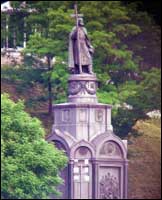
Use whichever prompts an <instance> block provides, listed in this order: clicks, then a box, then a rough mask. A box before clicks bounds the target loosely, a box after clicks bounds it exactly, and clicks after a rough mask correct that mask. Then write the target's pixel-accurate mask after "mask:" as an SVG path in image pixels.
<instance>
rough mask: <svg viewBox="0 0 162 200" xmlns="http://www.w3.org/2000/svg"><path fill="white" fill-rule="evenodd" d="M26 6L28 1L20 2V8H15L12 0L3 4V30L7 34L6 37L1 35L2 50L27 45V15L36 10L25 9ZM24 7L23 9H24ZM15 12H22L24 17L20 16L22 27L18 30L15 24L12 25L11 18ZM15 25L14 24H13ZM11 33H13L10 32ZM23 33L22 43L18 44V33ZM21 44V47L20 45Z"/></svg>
mask: <svg viewBox="0 0 162 200" xmlns="http://www.w3.org/2000/svg"><path fill="white" fill-rule="evenodd" d="M25 7H26V2H25V1H23V2H22V3H21V4H20V8H16V9H15V8H13V7H12V5H11V1H7V2H5V3H2V4H1V14H4V16H5V17H4V18H2V16H1V29H2V30H1V31H4V32H3V34H4V35H5V37H4V38H2V36H1V52H3V50H9V49H10V50H11V49H18V48H19V49H22V48H25V47H26V41H27V33H26V30H25V29H26V22H25V17H26V16H27V15H29V14H30V13H31V12H33V11H34V10H32V9H27V10H26V11H24V8H25ZM22 8H23V9H22ZM15 13H17V14H21V16H22V17H20V20H22V24H23V25H22V27H21V30H19V29H20V27H16V28H17V29H18V30H16V28H15V26H12V27H11V26H10V19H11V18H12V15H14V14H15ZM12 25H13V24H12ZM9 33H11V34H9ZM18 33H22V38H23V39H22V40H23V41H21V45H20V44H17V39H16V38H17V34H18ZM18 46H19V47H18Z"/></svg>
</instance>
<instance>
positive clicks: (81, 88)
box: [69, 81, 96, 95]
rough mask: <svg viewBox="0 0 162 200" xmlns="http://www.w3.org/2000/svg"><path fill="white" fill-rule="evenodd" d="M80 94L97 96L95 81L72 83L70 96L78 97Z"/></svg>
mask: <svg viewBox="0 0 162 200" xmlns="http://www.w3.org/2000/svg"><path fill="white" fill-rule="evenodd" d="M79 92H82V93H88V94H91V95H93V94H96V83H95V82H94V81H71V82H70V84H69V94H70V95H76V94H78V93H79Z"/></svg>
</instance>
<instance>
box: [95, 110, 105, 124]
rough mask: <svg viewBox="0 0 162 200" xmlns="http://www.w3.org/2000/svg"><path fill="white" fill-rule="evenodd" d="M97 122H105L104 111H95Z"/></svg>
mask: <svg viewBox="0 0 162 200" xmlns="http://www.w3.org/2000/svg"><path fill="white" fill-rule="evenodd" d="M95 118H96V122H103V119H104V111H103V110H101V109H99V110H96V111H95Z"/></svg>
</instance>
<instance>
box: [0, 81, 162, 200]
mask: <svg viewBox="0 0 162 200" xmlns="http://www.w3.org/2000/svg"><path fill="white" fill-rule="evenodd" d="M16 87H17V85H14V84H11V83H9V82H7V81H4V80H3V81H2V84H1V92H8V93H9V94H10V96H11V98H12V99H13V100H17V99H19V98H21V99H25V100H26V101H27V100H29V98H31V97H33V96H39V95H40V94H42V93H43V92H44V90H43V88H41V86H39V85H36V86H34V87H33V88H30V89H28V90H24V91H22V92H21V93H18V92H17V90H16ZM47 108H48V104H47V102H44V103H40V102H38V103H37V104H36V105H35V106H34V107H28V108H27V109H26V110H27V111H28V112H29V113H31V114H32V115H33V116H36V117H38V118H39V119H41V120H42V122H43V125H44V127H45V128H46V132H47V134H48V133H50V130H51V127H52V119H51V118H50V117H49V116H48V115H47ZM135 129H137V130H138V131H139V132H140V133H142V134H141V136H139V137H133V136H131V137H129V138H128V140H129V145H128V159H129V171H128V173H129V185H128V197H129V198H130V199H140V198H141V199H145V198H146V199H153V198H154V199H160V197H161V195H160V188H161V187H160V185H161V183H160V175H161V174H160V171H161V170H160V164H161V163H160V161H161V158H160V157H161V155H160V141H161V136H160V121H158V122H157V121H139V122H138V123H137V124H136V126H135Z"/></svg>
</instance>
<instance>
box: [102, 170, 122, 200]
mask: <svg viewBox="0 0 162 200" xmlns="http://www.w3.org/2000/svg"><path fill="white" fill-rule="evenodd" d="M120 184H121V175H120V167H106V166H105V167H100V169H99V198H100V199H120V198H121V186H120Z"/></svg>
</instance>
